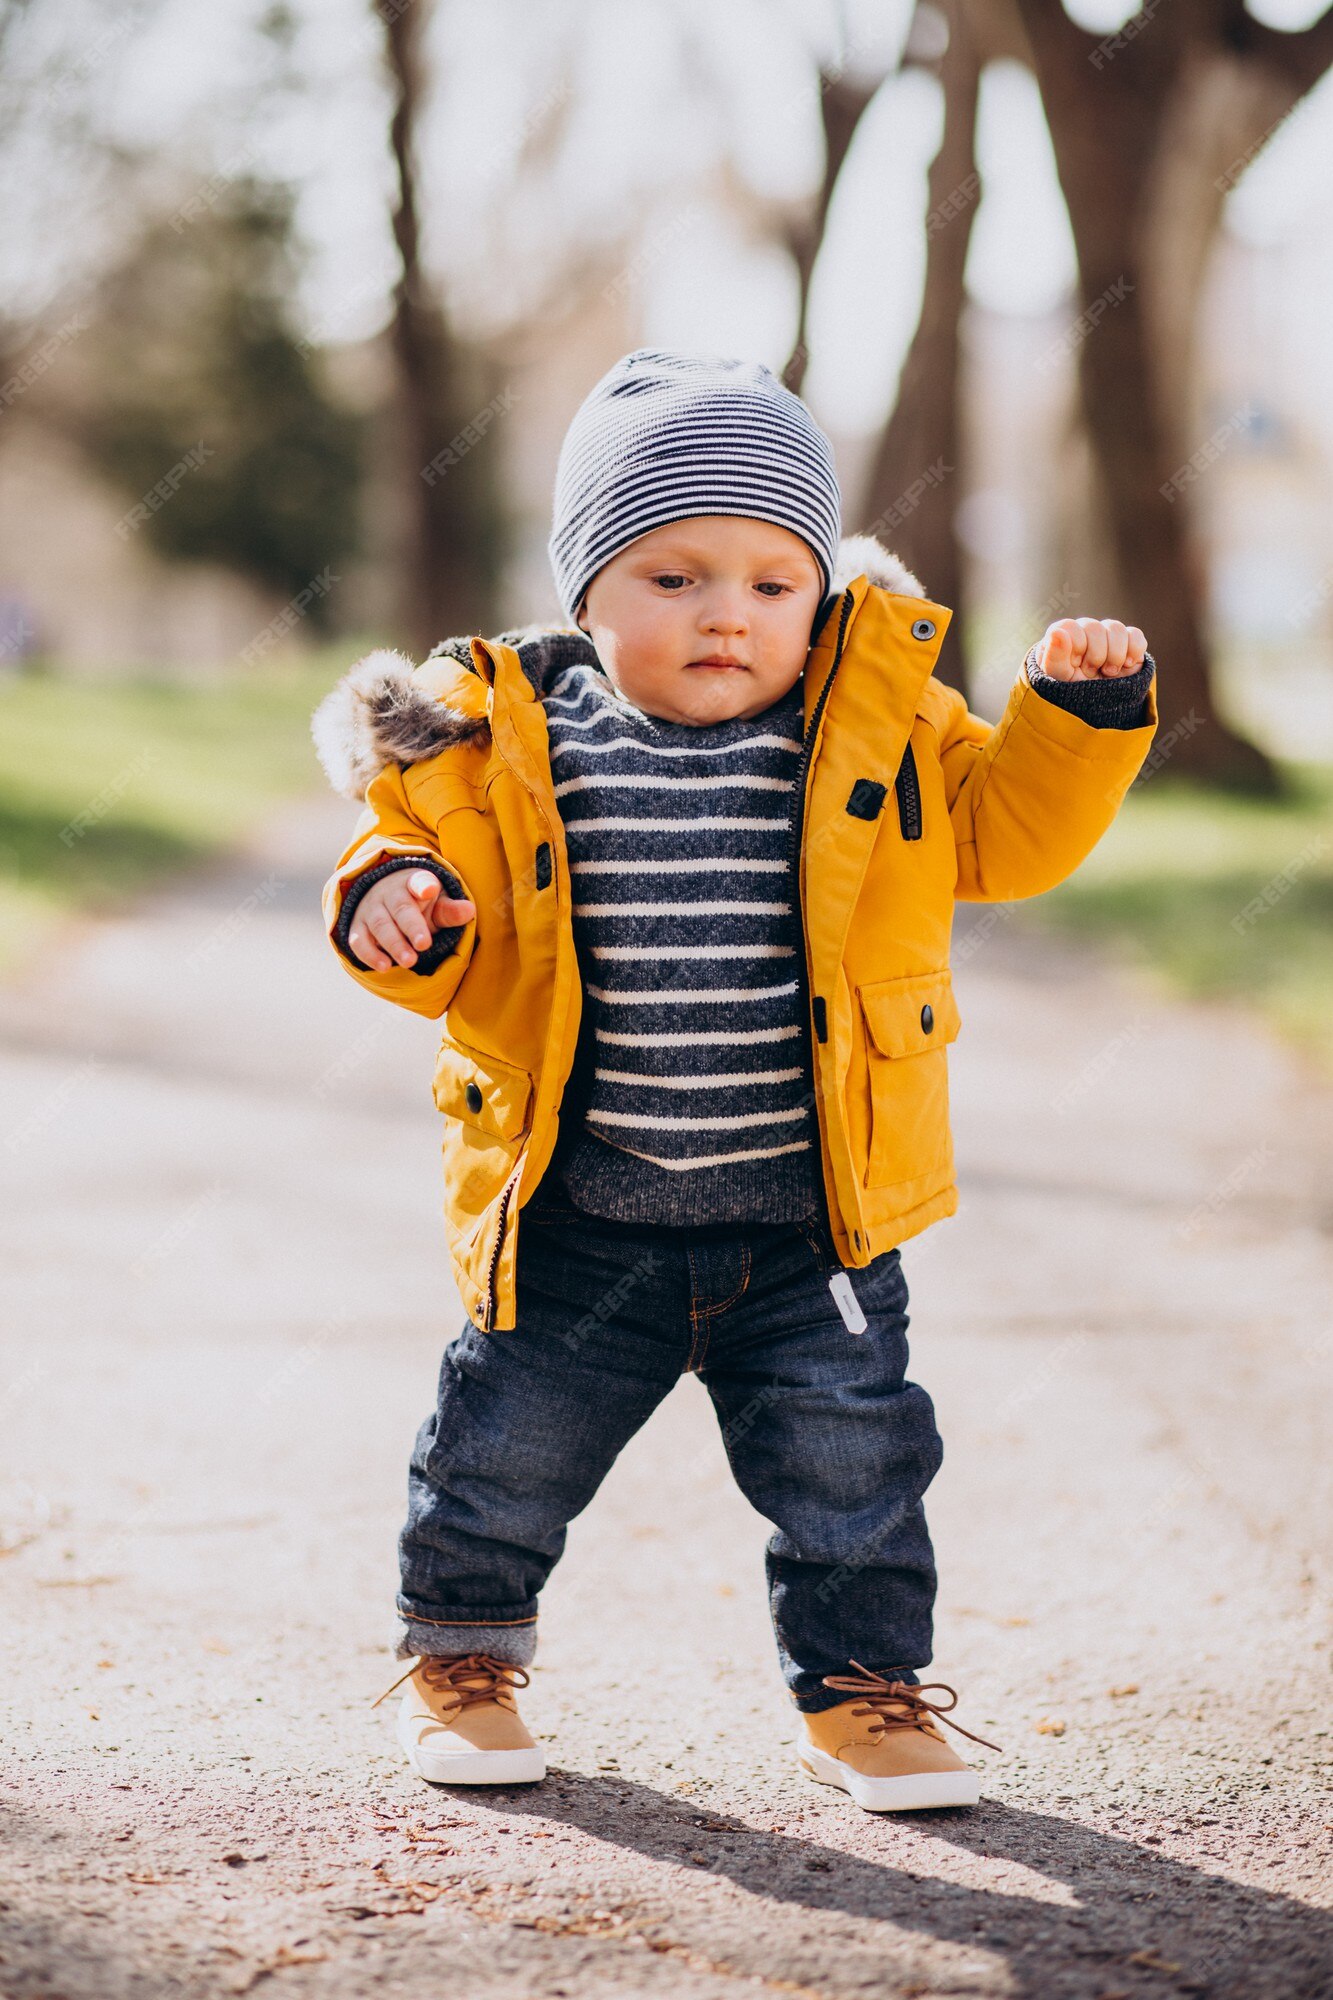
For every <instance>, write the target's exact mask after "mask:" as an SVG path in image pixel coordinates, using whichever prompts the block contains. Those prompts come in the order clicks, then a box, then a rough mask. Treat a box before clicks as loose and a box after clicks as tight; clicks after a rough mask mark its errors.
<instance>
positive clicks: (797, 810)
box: [787, 590, 865, 1333]
mask: <svg viewBox="0 0 1333 2000" xmlns="http://www.w3.org/2000/svg"><path fill="white" fill-rule="evenodd" d="M854 601H855V600H854V598H853V596H852V593H851V591H850V590H848V591H846V592H844V594H843V600H842V612H841V615H840V617H839V619H838V640H837V644H836V646H835V647H834V649H833V664H832V666H831V667H830V668H829V671H828V679H827V680H826V681H825V682H824V685H823V687H822V688H821V689H820V692H819V699H818V701H817V702H816V703H815V712H814V714H813V715H812V716H811V717H810V727H809V728H808V729H807V730H806V732H805V740H804V742H803V744H802V746H801V762H800V765H799V767H798V769H797V774H796V796H795V799H794V800H793V802H792V813H791V834H790V840H789V842H788V849H787V873H788V879H789V880H790V882H791V889H792V904H793V908H794V910H795V915H796V924H795V931H796V980H797V985H798V987H799V989H800V993H801V1002H802V1004H801V1037H802V1042H803V1045H804V1050H805V1055H804V1063H805V1071H806V1074H807V1076H809V1077H811V1078H812V1079H813V1077H814V1073H815V1055H814V1042H813V1038H812V1031H811V1021H810V1013H811V999H810V977H809V972H808V970H807V967H806V944H805V909H804V906H803V903H802V900H801V828H802V823H803V822H804V819H805V792H806V785H807V782H808V780H809V775H810V764H811V760H812V758H813V756H814V747H815V738H816V736H817V735H818V734H819V720H820V717H821V716H822V715H823V713H824V705H825V703H826V702H827V700H828V698H829V695H830V693H831V691H832V688H833V681H834V677H835V675H836V674H837V671H838V667H839V665H840V663H841V660H842V649H843V642H844V640H845V639H846V636H847V621H848V619H849V618H850V616H851V612H852V605H853V603H854ZM826 1018H827V1017H826V1016H825V1015H824V1014H823V1011H822V1010H821V1019H826ZM815 1116H816V1118H818V1116H819V1113H818V1110H816V1113H815ZM831 1248H832V1238H831V1236H830V1249H831ZM834 1261H835V1263H836V1261H837V1260H836V1255H835V1258H834ZM839 1279H841V1280H842V1288H841V1289H840V1288H839V1284H838V1280H839ZM828 1283H829V1290H830V1291H831V1292H832V1294H833V1297H834V1300H835V1302H836V1304H837V1307H838V1311H839V1312H840V1313H841V1314H842V1316H843V1319H844V1320H845V1321H846V1323H847V1325H848V1327H849V1328H850V1329H851V1331H852V1332H853V1333H857V1332H863V1331H864V1329H865V1320H864V1318H862V1317H861V1314H860V1309H859V1308H858V1307H857V1305H856V1302H855V1299H854V1298H853V1299H852V1300H851V1301H850V1313H849V1302H848V1300H847V1298H846V1290H847V1288H848V1280H847V1277H846V1273H845V1272H844V1271H843V1268H842V1266H841V1264H838V1266H837V1269H836V1270H835V1271H834V1272H833V1273H832V1274H831V1275H830V1277H829V1281H828ZM853 1316H854V1317H855V1318H857V1319H859V1320H860V1325H859V1326H855V1325H853V1323H852V1319H853Z"/></svg>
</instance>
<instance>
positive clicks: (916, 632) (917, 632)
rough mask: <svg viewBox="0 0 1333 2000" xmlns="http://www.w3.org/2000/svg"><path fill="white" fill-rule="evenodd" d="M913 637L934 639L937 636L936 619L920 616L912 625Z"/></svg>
mask: <svg viewBox="0 0 1333 2000" xmlns="http://www.w3.org/2000/svg"><path fill="white" fill-rule="evenodd" d="M912 637H913V638H914V639H933V638H934V637H935V621H934V619H933V618H918V619H917V621H916V623H915V625H913V627H912Z"/></svg>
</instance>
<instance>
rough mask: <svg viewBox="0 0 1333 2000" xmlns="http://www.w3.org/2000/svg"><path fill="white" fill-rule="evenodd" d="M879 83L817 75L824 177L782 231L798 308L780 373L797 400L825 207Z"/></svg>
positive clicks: (834, 73) (830, 72)
mask: <svg viewBox="0 0 1333 2000" xmlns="http://www.w3.org/2000/svg"><path fill="white" fill-rule="evenodd" d="M881 81H882V79H877V80H876V81H875V82H873V83H854V82H849V81H848V79H847V78H846V77H845V76H843V75H842V74H841V73H840V72H838V71H836V70H821V71H820V73H819V113H820V118H821V120H822V122H823V126H824V176H823V179H822V180H821V182H820V185H819V193H818V195H817V196H816V197H815V202H814V206H813V208H811V210H810V211H809V213H808V214H806V215H803V216H802V217H801V218H800V219H799V220H798V221H796V222H793V223H791V224H790V225H789V226H788V228H787V231H786V237H787V248H788V249H789V250H790V252H791V254H792V258H793V260H794V262H795V264H796V280H797V287H798V305H797V317H796V341H795V344H794V346H793V347H792V351H791V353H790V354H789V355H788V357H787V363H786V366H785V367H784V368H783V371H782V380H783V382H784V383H785V384H786V386H787V388H789V389H790V390H791V391H792V393H793V395H797V396H799V395H800V393H801V390H802V388H803V387H804V385H805V371H806V368H807V367H808V365H809V361H810V343H809V332H808V319H809V311H810V284H811V280H812V279H813V277H814V274H815V265H816V263H817V262H818V260H819V253H820V251H821V250H822V249H823V247H824V232H825V230H826V228H827V227H828V214H829V208H830V205H831V203H832V201H833V190H834V188H835V186H836V185H837V180H838V175H839V174H840V173H841V172H842V169H843V162H844V161H845V160H846V158H847V155H848V153H849V151H850V150H851V144H852V140H853V138H854V137H855V134H856V128H857V126H858V125H859V124H860V122H861V117H862V114H863V113H864V112H865V110H866V108H867V107H868V105H869V104H870V101H871V99H872V98H873V97H874V96H875V94H876V92H877V91H878V89H879V87H880V82H881Z"/></svg>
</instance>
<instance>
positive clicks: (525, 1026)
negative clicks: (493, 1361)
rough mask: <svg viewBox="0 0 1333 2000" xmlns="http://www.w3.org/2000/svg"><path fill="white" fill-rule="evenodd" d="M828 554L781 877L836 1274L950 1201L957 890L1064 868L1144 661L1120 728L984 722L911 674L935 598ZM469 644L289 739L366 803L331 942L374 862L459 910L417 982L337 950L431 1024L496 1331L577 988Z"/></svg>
mask: <svg viewBox="0 0 1333 2000" xmlns="http://www.w3.org/2000/svg"><path fill="white" fill-rule="evenodd" d="M840 553H841V560H840V564H839V572H838V574H837V575H836V576H835V588H836V589H837V590H838V595H837V596H836V597H835V598H834V600H833V603H832V607H831V609H830V611H829V613H828V615H827V617H826V618H825V620H824V622H823V624H822V626H821V627H820V630H819V634H818V637H817V639H816V642H815V644H814V645H813V646H812V647H811V649H810V654H809V657H808V659H807V662H806V667H805V725H806V736H807V749H806V757H807V764H806V781H805V787H804V794H803V800H802V803H801V805H800V806H798V811H800V812H801V814H802V817H801V826H802V838H801V849H800V869H799V882H798V891H799V902H800V908H801V912H802V928H803V933H804V938H805V956H806V964H805V973H806V993H807V1000H808V1005H809V1009H810V1019H811V1028H812V1036H811V1047H812V1053H813V1061H814V1089H815V1095H816V1099H817V1105H818V1121H819V1130H820V1149H821V1157H822V1165H823V1178H824V1188H825V1194H826V1197H827V1203H828V1213H829V1221H830V1225H831V1227H832V1232H833V1239H834V1244H835V1246H836V1248H837V1252H838V1255H839V1257H840V1258H841V1259H842V1261H843V1263H844V1264H847V1265H849V1266H852V1267H857V1266H860V1265H864V1264H867V1263H869V1262H870V1261H871V1259H872V1258H874V1257H877V1256H879V1255H880V1254H881V1253H882V1252H883V1251H885V1250H889V1249H891V1248H892V1247H893V1246H894V1245H895V1244H898V1243H901V1242H903V1241H904V1240H905V1239H906V1238H907V1237H910V1236H915V1235H917V1234H919V1233H920V1231H922V1230H923V1229H926V1228H928V1227H929V1225H930V1224H931V1223H932V1222H937V1221H939V1220H940V1219H941V1218H942V1217H944V1216H946V1215H952V1214H953V1213H954V1211H955V1210H956V1208H957V1206H958V1190H957V1186H956V1183H955V1180H954V1160H953V1143H952V1135H951V1132H950V1125H949V1109H948V1079H947V1060H948V1059H947V1055H946V1051H947V1048H948V1045H949V1043H950V1042H952V1041H953V1039H954V1037H955V1036H956V1035H957V1033H958V1029H959V1025H960V1022H959V1014H958V1008H957V1005H956V1003H955V1000H954V993H953V985H952V979H951V975H950V969H949V937H950V929H951V926H952V921H953V906H954V902H955V900H956V899H961V900H962V901H964V902H985V903H989V902H1008V901H1011V900H1014V899H1016V898H1019V897H1025V896H1037V895H1040V894H1041V893H1042V892H1043V891H1044V890H1046V889H1051V888H1054V887H1055V885H1056V884H1057V883H1059V882H1062V881H1064V880H1065V878H1066V877H1067V876H1068V875H1070V874H1072V873H1073V871H1074V869H1075V868H1077V867H1078V865H1079V863H1080V862H1081V861H1082V860H1083V858H1084V856H1085V855H1087V854H1088V853H1089V852H1090V851H1091V850H1092V848H1093V847H1095V846H1096V844H1097V842H1098V840H1099V839H1100V838H1101V836H1102V834H1103V833H1104V832H1105V831H1106V829H1107V827H1108V826H1109V825H1110V823H1111V821H1112V820H1113V819H1114V817H1115V814H1116V812H1117V810H1118V808H1119V805H1120V801H1121V799H1122V798H1123V797H1124V795H1125V793H1126V791H1127V790H1128V789H1129V786H1130V784H1131V783H1132V782H1133V779H1134V777H1135V775H1136V773H1137V772H1138V770H1139V768H1140V766H1141V764H1142V763H1143V760H1144V758H1145V756H1146V755H1147V752H1148V748H1149V745H1150V743H1151V741H1152V738H1153V734H1154V731H1155V729H1156V727H1157V697H1156V682H1155V680H1154V681H1153V682H1152V683H1151V685H1150V688H1149V695H1148V710H1149V720H1148V721H1146V722H1145V723H1144V724H1143V725H1142V726H1141V727H1139V728H1133V729H1116V728H1098V727H1095V726H1094V725H1093V724H1091V723H1089V722H1087V721H1085V720H1084V719H1083V718H1082V717H1081V716H1079V715H1075V714H1074V713H1072V712H1071V711H1069V710H1067V709H1063V708H1060V707H1057V706H1056V705H1055V703H1054V702H1052V701H1048V700H1046V699H1045V698H1044V697H1043V696H1042V695H1041V694H1039V693H1038V692H1037V690H1036V689H1035V688H1034V687H1033V686H1032V685H1031V683H1030V682H1029V681H1028V680H1027V678H1026V675H1025V674H1024V673H1022V672H1020V674H1019V676H1018V678H1017V680H1016V681H1015V683H1014V686H1013V687H1012V689H1011V691H1010V694H1009V698H1008V701H1007V703H1006V706H1005V710H1004V713H1003V715H1002V716H1001V717H1000V720H999V721H998V722H997V723H995V724H993V725H992V724H991V723H989V722H986V721H984V720H983V719H982V718H981V717H980V716H977V715H973V714H972V713H971V712H970V711H969V709H968V706H967V703H966V701H965V700H964V698H963V696H962V695H961V694H959V693H958V692H957V691H956V690H955V689H953V688H951V687H947V686H945V685H944V684H943V683H941V682H940V681H938V680H936V679H935V678H934V676H933V673H932V669H933V667H934V664H935V660H936V657H937V655H938V652H939V648H940V644H941V641H942V640H943V637H944V634H945V631H946V630H947V628H948V625H949V621H950V618H951V616H952V613H951V612H950V611H949V610H948V609H947V608H946V607H945V606H943V605H941V604H935V603H933V602H932V601H931V600H930V599H928V598H926V597H925V596H924V595H922V594H921V593H920V587H919V586H918V585H917V583H916V581H915V579H914V578H913V577H911V576H910V575H909V574H908V572H907V571H906V570H904V569H903V567H902V565H901V564H900V563H898V561H897V559H896V558H895V557H893V556H892V555H890V554H889V552H888V551H887V550H884V549H882V548H881V547H880V545H879V544H878V543H877V542H875V541H874V540H873V539H872V538H871V537H868V536H858V537H855V538H852V539H851V540H849V541H847V542H845V543H844V544H843V548H842V551H841V552H840ZM851 567H859V569H860V572H861V573H859V574H857V575H855V576H853V577H851V578H850V580H845V581H844V580H843V579H844V578H845V575H846V572H847V570H848V569H849V568H851ZM867 571H868V572H870V573H869V574H868V573H867ZM872 576H873V577H875V578H876V579H878V580H876V581H872ZM470 650H471V663H470V665H466V666H465V665H463V664H461V663H460V662H458V661H457V660H454V659H452V658H448V657H444V658H435V657H432V658H431V659H430V660H429V661H428V662H427V663H426V664H425V665H424V666H423V667H420V668H416V669H414V668H413V667H412V666H411V663H410V662H409V661H407V660H405V659H403V658H402V656H401V655H397V654H375V655H372V656H371V657H370V659H369V660H366V661H363V662H362V663H360V665H359V666H358V667H355V668H353V669H352V670H351V672H350V673H349V674H348V675H346V676H345V677H344V679H343V681H342V682H340V683H339V686H338V687H337V688H335V689H334V691H333V693H332V694H331V695H330V696H329V697H327V698H326V701H325V702H324V703H322V704H321V708H320V711H319V712H318V713H317V716H316V722H315V735H316V741H317V743H318V744H319V747H320V754H321V757H322V758H323V760H324V762H325V766H326V768H327V769H328V771H329V775H330V777H331V778H332V779H333V781H334V783H335V784H336V785H338V786H339V788H340V789H343V790H345V791H346V792H347V793H348V794H349V795H351V796H355V797H360V796H362V794H364V799H365V810H364V812H363V814H362V817H361V819H360V821H359V822H358V824H357V826H356V828H355V830H354V831H353V834H352V837H351V839H350V840H349V842H348V844H347V846H346V848H345V849H344V851H343V853H342V855H341V857H340V858H339V861H338V865H337V867H336V869H335V870H334V873H333V875H332V876H331V878H330V880H329V882H328V883H327V885H326V887H325V890H324V897H323V902H324V916H325V921H326V924H327V927H328V930H329V932H330V937H332V933H333V931H334V929H335V927H336V925H337V921H338V915H339V910H340V907H341V903H342V898H343V895H344V893H345V890H346V888H347V885H348V883H349V882H351V881H352V880H353V879H354V878H355V877H356V876H358V875H360V874H362V873H364V872H365V871H366V870H367V869H369V868H371V867H373V866H375V864H376V863H377V862H379V861H382V860H384V859H385V858H386V857H388V856H391V855H395V854H429V855H433V856H435V857H437V858H438V859H440V860H443V861H445V862H447V864H448V865H449V867H450V868H451V869H452V870H453V872H454V873H455V874H456V875H457V876H458V878H459V879H460V881H461V883H462V885H463V893H464V895H466V896H467V897H469V898H470V899H471V901H472V902H473V903H474V904H475V905H476V909H477V915H476V916H475V917H474V918H473V919H472V920H471V921H470V922H469V923H468V924H467V925H466V926H465V927H464V929H463V931H462V934H461V936H460V938H459V941H458V945H457V948H456V949H455V951H454V952H453V954H452V955H451V956H450V957H448V958H446V959H445V960H444V961H443V963H442V964H441V965H440V966H439V967H438V968H437V969H436V970H435V971H433V972H431V973H429V974H427V975H424V976H423V975H420V974H417V973H415V972H413V971H412V970H411V969H410V968H405V967H395V968H394V969H392V970H391V971H387V972H371V971H366V970H363V969H361V968H360V967H358V966H357V965H355V964H353V963H352V962H351V960H349V959H348V958H346V957H344V956H343V954H342V953H341V952H340V951H338V952H337V957H338V962H339V964H340V965H342V966H344V967H345V969H346V970H347V971H348V972H350V973H351V976H352V977H353V978H354V979H356V980H357V981H358V982H359V984H361V985H362V986H364V987H366V988H367V989H368V990H369V991H370V992H372V993H377V994H379V995H380V996H381V997H382V998H384V999H386V1000H393V1001H396V1002H397V1003H398V1004H399V1005H400V1006H403V1007H409V1008H411V1009H412V1010H413V1012H415V1013H418V1014H425V1015H428V1016H429V1017H430V1018H432V1019H439V1018H441V1017H443V1022H444V1031H443V1035H442V1038H441V1041H440V1048H439V1055H438V1059H437V1062H436V1066H435V1076H434V1095H435V1102H436V1105H437V1106H438V1108H439V1110H440V1111H441V1113H442V1114H443V1117H444V1178H445V1201H444V1213H445V1221H446V1225H447V1230H448V1239H449V1249H450V1254H451V1258H452V1262H453V1269H454V1275H455V1278H456V1281H457V1284H458V1289H459V1293H460V1296H461V1298H462V1300H463V1304H464V1306H465V1308H466V1310H467V1312H468V1314H469V1315H470V1317H471V1318H472V1319H473V1321H474V1322H475V1324H476V1325H477V1326H479V1327H480V1328H482V1329H483V1331H492V1330H504V1329H507V1328H512V1327H513V1326H514V1324H515V1296H514V1260H515V1252H516V1248H517V1243H518V1231H519V1228H520V1226H521V1224H520V1217H521V1214H522V1210H523V1207H524V1205H525V1204H526V1202H527V1201H528V1200H529V1199H530V1197H531V1195H532V1194H533V1192H534V1190H535V1189H536V1187H537V1184H538V1182H539V1181H540V1180H541V1177H542V1174H543V1172H544V1171H545V1169H546V1166H547V1164H548V1162H549V1160H550V1158H551V1154H552V1151H553V1149H554V1146H555V1142H556V1136H557V1121H558V1118H559V1114H560V1106H561V1098H562V1095H563V1092H564V1089H565V1085H566V1082H567V1080H568V1078H569V1075H570V1071H571V1067H572V1065H573V1061H574V1054H575V1046H576V1042H577V1039H578V1030H579V1021H580V1016H581V1008H582V991H581V986H580V981H579V973H578V966H577V962H576V959H575V954H574V935H573V927H572V922H571V917H570V905H571V895H570V877H569V869H568V865H567V861H566V854H565V842H564V836H563V830H562V825H561V819H560V813H559V810H558V808H557V805H556V800H555V795H554V791H553V788H552V779H551V770H550V762H549V757H548V751H547V736H546V714H545V710H544V708H543V707H542V704H541V701H540V700H539V698H538V696H537V694H536V692H535V690H534V688H533V686H532V684H531V682H530V681H529V679H528V678H527V676H526V674H525V673H524V671H523V668H522V666H521V665H520V663H519V659H518V655H517V652H516V651H515V650H514V648H513V647H512V646H510V645H506V644H503V643H501V642H499V641H496V640H486V639H482V638H474V639H472V640H471V641H470ZM488 722H489V728H487V723H488ZM812 725H813V739H812V740H811V728H812ZM333 948H334V949H335V951H336V947H333Z"/></svg>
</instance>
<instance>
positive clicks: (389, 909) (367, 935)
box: [347, 868, 477, 972]
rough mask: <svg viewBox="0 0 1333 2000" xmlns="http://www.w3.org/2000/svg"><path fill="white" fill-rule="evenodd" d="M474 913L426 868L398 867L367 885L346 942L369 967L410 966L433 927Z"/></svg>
mask: <svg viewBox="0 0 1333 2000" xmlns="http://www.w3.org/2000/svg"><path fill="white" fill-rule="evenodd" d="M476 914H477V906H476V904H475V903H473V902H470V901H469V900H468V898H467V897H466V896H447V895H446V894H445V892H444V890H443V889H442V888H441V886H440V878H439V876H438V875H433V874H432V873H431V871H430V869H429V868H399V869H396V870H395V871H394V873H393V874H392V875H385V876H383V877H382V878H381V879H380V880H379V881H378V882H374V883H372V884H371V886H370V888H369V889H367V891H366V893H365V895H364V896H363V897H362V898H361V901H360V902H359V903H358V904H357V906H356V915H355V916H354V917H353V919H352V928H351V929H350V930H349V931H348V933H347V942H348V944H349V945H350V946H351V947H352V950H353V951H354V952H355V953H356V955H357V957H358V958H359V959H360V961H361V963H362V964H363V965H364V966H367V967H368V968H369V969H370V971H371V972H388V971H389V970H390V969H391V968H392V967H393V965H394V964H395V963H396V964H398V965H415V964H416V962H417V954H418V952H422V951H425V949H426V947H427V946H428V945H429V943H430V941H431V937H432V936H433V934H434V933H435V932H436V931H438V930H443V929H444V927H445V926H446V925H454V924H465V923H467V922H469V920H470V919H471V918H473V917H475V916H476Z"/></svg>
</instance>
